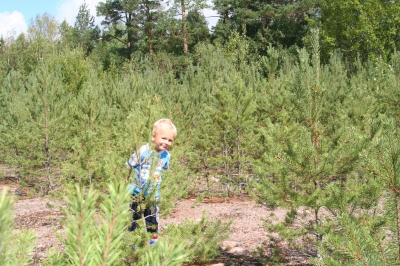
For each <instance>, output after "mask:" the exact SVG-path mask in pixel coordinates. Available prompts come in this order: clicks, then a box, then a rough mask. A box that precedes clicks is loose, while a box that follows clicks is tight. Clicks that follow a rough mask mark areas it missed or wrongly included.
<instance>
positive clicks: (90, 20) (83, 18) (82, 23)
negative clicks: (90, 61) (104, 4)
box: [74, 1, 100, 55]
mask: <svg viewBox="0 0 400 266" xmlns="http://www.w3.org/2000/svg"><path fill="white" fill-rule="evenodd" d="M74 28H75V33H76V35H77V39H78V42H79V44H80V45H81V46H82V47H83V49H84V50H85V51H86V55H88V54H90V52H91V51H92V50H93V49H94V48H95V47H96V44H97V42H98V40H99V38H100V29H99V27H98V26H95V24H94V17H93V16H90V10H89V9H88V5H87V4H86V2H85V1H84V2H83V4H82V5H81V6H80V7H79V12H78V15H77V16H76V20H75V26H74Z"/></svg>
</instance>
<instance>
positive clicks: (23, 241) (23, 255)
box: [0, 188, 36, 265]
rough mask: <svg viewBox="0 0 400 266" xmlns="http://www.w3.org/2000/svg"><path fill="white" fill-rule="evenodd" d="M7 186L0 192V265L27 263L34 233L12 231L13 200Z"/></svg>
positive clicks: (30, 256)
mask: <svg viewBox="0 0 400 266" xmlns="http://www.w3.org/2000/svg"><path fill="white" fill-rule="evenodd" d="M7 192H8V190H7V188H5V189H3V190H2V191H1V194H0V263H1V265H27V264H28V263H30V262H31V260H32V255H31V253H32V252H33V249H34V247H35V242H36V235H35V233H34V232H33V231H32V230H22V231H20V232H19V233H18V234H16V232H15V231H13V229H14V228H13V222H14V214H13V212H12V206H13V202H12V200H11V197H9V196H8V195H7Z"/></svg>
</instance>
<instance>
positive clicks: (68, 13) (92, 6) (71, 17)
mask: <svg viewBox="0 0 400 266" xmlns="http://www.w3.org/2000/svg"><path fill="white" fill-rule="evenodd" d="M105 1H106V0H86V1H85V2H86V4H87V6H88V8H89V10H90V15H92V16H94V17H95V21H96V24H100V22H101V19H100V18H97V17H96V6H97V4H98V3H99V2H105ZM83 3H84V1H83V0H65V1H63V2H62V3H61V4H60V5H59V7H58V9H57V15H56V19H57V20H58V21H59V22H60V23H61V22H63V21H64V20H66V21H67V22H68V24H69V25H71V26H73V25H74V24H75V20H76V16H77V15H78V12H79V7H80V6H81V5H83Z"/></svg>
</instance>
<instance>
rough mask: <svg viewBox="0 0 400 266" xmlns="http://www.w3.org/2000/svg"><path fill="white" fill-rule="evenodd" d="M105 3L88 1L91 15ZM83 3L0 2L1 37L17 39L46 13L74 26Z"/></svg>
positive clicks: (208, 12)
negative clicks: (37, 17)
mask: <svg viewBox="0 0 400 266" xmlns="http://www.w3.org/2000/svg"><path fill="white" fill-rule="evenodd" d="M105 1H106V0H86V4H87V5H88V7H89V9H90V13H91V15H93V16H95V17H96V5H97V4H98V3H99V2H105ZM83 2H84V0H0V35H1V36H3V37H4V38H7V37H12V36H14V37H16V36H18V35H19V34H20V33H22V32H26V30H27V29H28V26H29V24H30V21H31V19H34V18H35V16H36V15H43V14H44V13H46V12H47V13H48V14H50V15H51V16H53V17H55V18H56V20H57V21H58V22H62V21H63V20H66V21H67V22H68V23H69V24H70V25H73V24H74V23H75V18H76V15H77V14H78V11H79V7H80V6H81V5H82V4H83ZM204 15H205V16H206V17H208V16H213V15H215V12H214V11H212V10H211V9H208V10H204ZM100 21H101V19H100V18H96V22H98V23H99V22H100ZM215 23H216V19H209V26H212V25H215Z"/></svg>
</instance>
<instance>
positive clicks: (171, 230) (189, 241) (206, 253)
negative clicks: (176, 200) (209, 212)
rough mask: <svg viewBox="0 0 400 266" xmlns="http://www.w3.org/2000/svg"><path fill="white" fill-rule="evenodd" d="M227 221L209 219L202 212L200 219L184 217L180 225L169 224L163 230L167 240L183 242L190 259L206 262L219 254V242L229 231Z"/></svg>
mask: <svg viewBox="0 0 400 266" xmlns="http://www.w3.org/2000/svg"><path fill="white" fill-rule="evenodd" d="M230 224H231V221H229V222H222V221H220V220H216V221H209V219H208V218H207V217H206V216H205V215H204V214H203V216H202V219H201V221H199V222H194V221H191V220H189V219H186V220H185V222H184V223H182V224H181V225H169V226H168V227H167V229H166V230H165V234H166V235H167V236H168V241H170V242H172V243H183V245H185V246H186V249H185V250H186V253H187V254H188V255H189V258H190V261H193V262H207V261H209V260H211V259H213V258H214V257H215V256H216V255H218V254H219V245H218V244H219V243H220V242H221V241H222V240H223V239H226V237H227V236H228V234H229V233H230V229H229V227H230Z"/></svg>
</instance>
